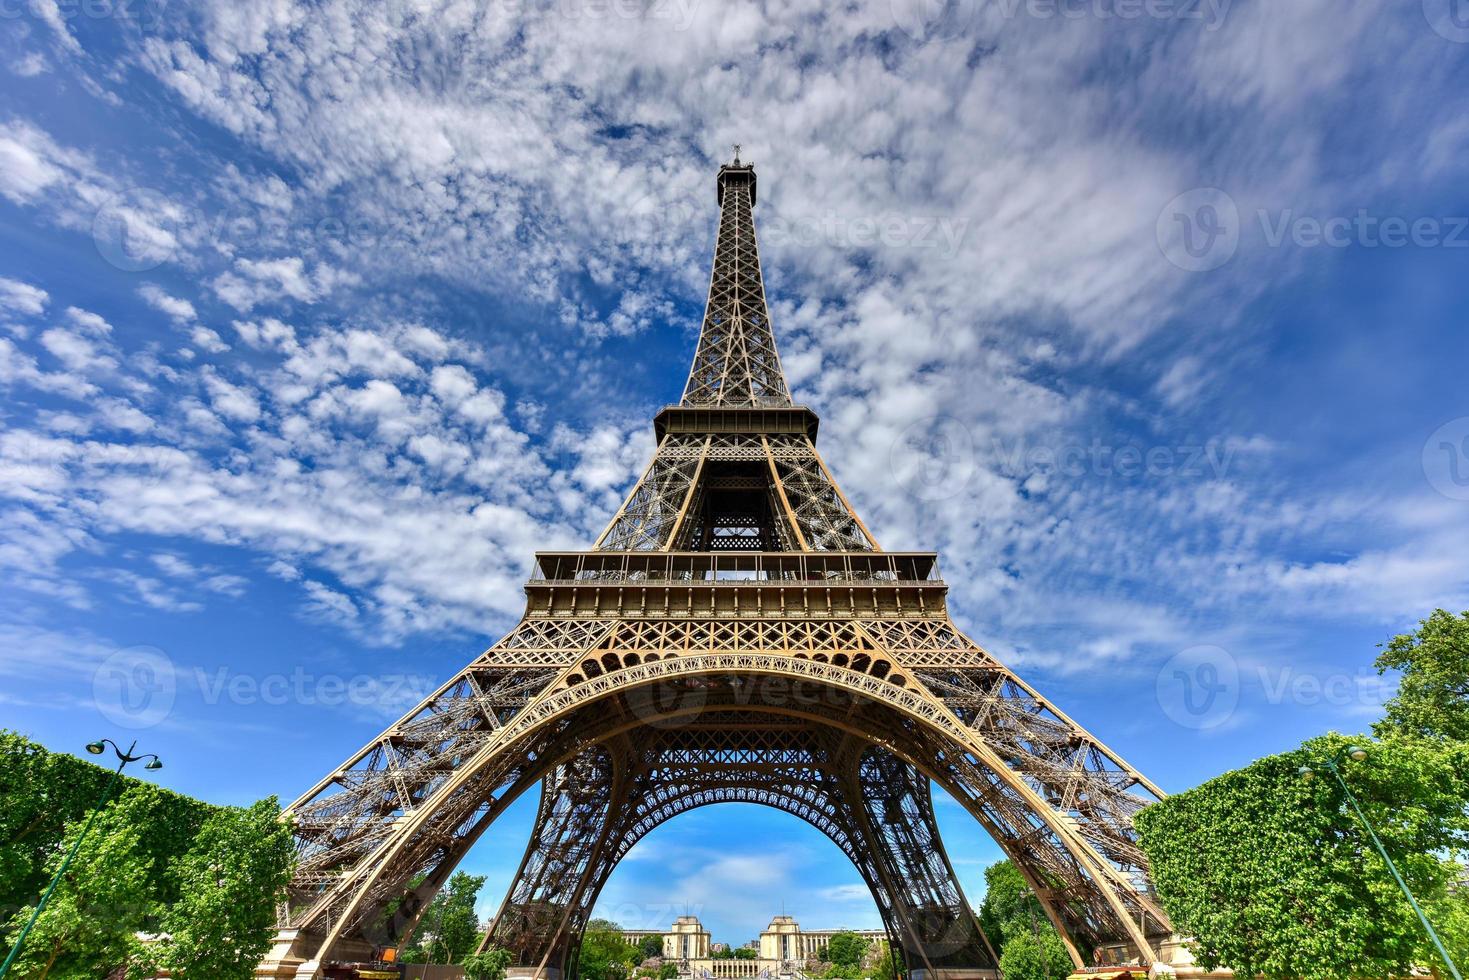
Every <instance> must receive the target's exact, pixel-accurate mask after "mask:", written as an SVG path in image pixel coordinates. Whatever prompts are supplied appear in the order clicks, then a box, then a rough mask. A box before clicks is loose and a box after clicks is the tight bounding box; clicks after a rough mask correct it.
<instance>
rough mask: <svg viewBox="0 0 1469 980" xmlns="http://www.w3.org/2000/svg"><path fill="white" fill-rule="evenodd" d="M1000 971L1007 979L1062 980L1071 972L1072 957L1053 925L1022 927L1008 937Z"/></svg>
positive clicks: (1001, 956) (1001, 957)
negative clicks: (1038, 929)
mask: <svg viewBox="0 0 1469 980" xmlns="http://www.w3.org/2000/svg"><path fill="white" fill-rule="evenodd" d="M1000 972H1001V973H1003V974H1004V976H1005V980H1063V978H1064V977H1066V975H1067V974H1069V973H1070V972H1071V957H1070V956H1068V955H1067V954H1066V947H1065V946H1063V945H1061V940H1060V939H1059V938H1057V936H1056V931H1055V930H1054V929H1050V928H1047V929H1044V930H1040V931H1038V932H1035V933H1031V932H1028V931H1026V930H1024V929H1020V930H1017V931H1016V932H1015V933H1014V935H1012V936H1010V937H1009V938H1007V939H1006V940H1005V951H1004V952H1003V953H1001V954H1000Z"/></svg>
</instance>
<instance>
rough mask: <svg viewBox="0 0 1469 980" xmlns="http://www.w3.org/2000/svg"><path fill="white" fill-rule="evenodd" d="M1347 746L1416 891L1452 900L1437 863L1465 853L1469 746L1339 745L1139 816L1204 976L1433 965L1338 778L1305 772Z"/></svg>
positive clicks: (1257, 766)
mask: <svg viewBox="0 0 1469 980" xmlns="http://www.w3.org/2000/svg"><path fill="white" fill-rule="evenodd" d="M1351 741H1356V742H1359V743H1361V744H1364V745H1368V746H1369V753H1368V757H1367V759H1366V760H1364V761H1362V762H1348V763H1346V764H1345V765H1344V766H1343V770H1342V772H1343V776H1344V778H1345V779H1346V780H1347V781H1348V783H1349V784H1350V785H1351V787H1352V792H1353V794H1354V795H1356V797H1357V799H1358V802H1359V803H1360V804H1361V806H1362V809H1363V810H1364V811H1365V812H1366V814H1367V816H1368V819H1370V820H1371V821H1372V822H1373V824H1374V825H1375V826H1376V828H1377V831H1378V835H1379V837H1381V839H1382V843H1383V846H1384V847H1385V848H1386V849H1387V851H1388V853H1389V854H1391V855H1392V858H1393V861H1394V862H1395V863H1396V864H1397V866H1398V868H1399V870H1400V871H1401V872H1402V874H1403V877H1404V878H1405V879H1406V880H1407V882H1408V886H1409V887H1410V888H1411V889H1412V890H1413V892H1414V893H1415V894H1416V895H1418V896H1420V897H1421V898H1422V899H1423V900H1424V901H1425V902H1429V903H1435V902H1439V901H1442V900H1443V898H1444V896H1446V895H1447V894H1448V889H1447V885H1448V883H1449V881H1450V879H1451V877H1452V874H1453V871H1452V867H1451V865H1449V864H1448V863H1447V862H1445V861H1444V860H1442V857H1441V855H1444V854H1449V853H1454V852H1456V851H1461V850H1462V849H1463V847H1464V846H1465V844H1466V843H1469V815H1466V813H1465V809H1464V801H1465V800H1466V799H1469V745H1465V744H1464V743H1449V744H1448V745H1447V746H1445V745H1441V744H1430V743H1428V742H1426V741H1424V740H1421V739H1408V738H1393V739H1389V740H1386V741H1383V742H1381V743H1376V744H1373V743H1370V742H1369V741H1368V740H1367V739H1366V738H1364V737H1359V738H1357V739H1347V738H1344V737H1343V736H1340V735H1336V734H1332V735H1327V736H1323V737H1321V738H1316V739H1312V740H1310V741H1308V742H1306V743H1305V744H1304V745H1303V746H1302V747H1301V749H1299V750H1297V751H1294V752H1287V753H1283V754H1281V755H1275V756H1269V757H1267V758H1264V759H1261V760H1259V761H1258V762H1255V763H1253V764H1252V765H1249V766H1246V767H1245V768H1243V769H1239V770H1235V771H1234V772H1230V773H1226V774H1224V775H1223V776H1219V777H1217V778H1215V779H1212V780H1210V781H1209V782H1207V783H1204V784H1203V785H1201V786H1198V787H1196V788H1194V789H1191V790H1189V791H1187V792H1185V793H1180V794H1178V795H1176V796H1172V797H1169V798H1168V799H1167V800H1164V801H1162V802H1160V803H1157V804H1155V805H1153V806H1150V807H1148V808H1147V809H1146V810H1144V811H1142V812H1141V813H1139V814H1138V816H1137V819H1136V823H1137V827H1138V830H1139V832H1140V834H1141V842H1142V845H1143V848H1144V850H1145V851H1146V852H1147V854H1148V857H1149V859H1150V861H1151V863H1152V869H1153V879H1154V882H1155V883H1156V885H1157V888H1158V894H1159V897H1160V899H1161V900H1162V902H1163V905H1164V907H1165V908H1166V909H1167V910H1168V912H1169V915H1170V916H1171V918H1172V919H1173V925H1174V927H1175V928H1176V929H1178V930H1179V931H1180V932H1182V933H1184V934H1186V935H1190V936H1193V937H1194V940H1195V942H1194V947H1195V955H1196V956H1197V957H1198V959H1199V961H1200V962H1201V963H1202V964H1203V966H1204V967H1205V968H1206V969H1214V968H1216V967H1219V966H1225V967H1229V968H1231V969H1233V970H1234V972H1235V974H1236V975H1240V976H1253V975H1256V974H1259V975H1262V976H1264V977H1267V978H1272V980H1273V978H1285V977H1293V978H1298V980H1335V978H1338V977H1344V976H1351V977H1358V978H1375V977H1383V978H1386V977H1394V976H1404V975H1406V974H1407V973H1408V972H1409V971H1410V970H1411V968H1412V967H1414V966H1415V965H1424V966H1430V967H1431V966H1432V965H1433V960H1434V954H1433V953H1432V952H1431V951H1430V947H1429V946H1428V942H1427V938H1426V937H1425V936H1424V935H1423V932H1422V929H1421V927H1420V925H1419V923H1418V920H1417V917H1416V916H1415V915H1414V914H1413V912H1412V910H1411V908H1410V907H1409V906H1408V903H1407V901H1406V900H1405V899H1404V898H1403V895H1402V893H1401V892H1400V891H1399V890H1398V888H1397V885H1396V884H1395V883H1394V882H1393V879H1392V877H1391V875H1390V873H1389V872H1388V870H1387V868H1386V866H1385V865H1384V864H1383V862H1382V859H1381V858H1380V857H1379V856H1378V855H1377V853H1376V851H1375V850H1374V848H1373V847H1372V844H1371V842H1370V840H1369V839H1368V837H1367V835H1366V832H1365V831H1364V830H1363V828H1362V827H1361V826H1360V825H1359V824H1358V822H1357V819H1356V816H1355V815H1354V814H1353V813H1351V812H1350V811H1349V810H1348V809H1346V808H1345V806H1344V799H1343V796H1342V792H1341V789H1340V787H1339V786H1338V785H1337V784H1336V782H1335V780H1333V779H1327V778H1322V779H1316V780H1314V781H1310V782H1308V781H1306V780H1303V779H1302V778H1301V776H1300V774H1299V770H1300V768H1301V767H1302V766H1306V765H1313V764H1314V763H1315V761H1316V760H1317V759H1319V758H1321V757H1323V756H1324V757H1330V756H1332V755H1333V754H1335V753H1336V752H1337V751H1338V750H1339V749H1341V748H1342V747H1343V746H1345V745H1346V744H1348V743H1349V742H1351Z"/></svg>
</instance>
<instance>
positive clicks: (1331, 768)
mask: <svg viewBox="0 0 1469 980" xmlns="http://www.w3.org/2000/svg"><path fill="white" fill-rule="evenodd" d="M1343 758H1346V759H1351V760H1352V761H1353V762H1361V761H1362V760H1363V759H1365V758H1367V750H1366V749H1364V748H1362V746H1360V745H1348V746H1346V747H1344V748H1340V749H1337V750H1336V754H1335V755H1333V756H1332V757H1331V758H1329V759H1322V760H1320V761H1319V762H1317V763H1316V765H1317V766H1322V767H1324V768H1325V769H1326V770H1327V771H1328V772H1330V773H1331V774H1332V776H1334V777H1335V778H1336V782H1337V785H1339V786H1341V791H1342V792H1343V793H1345V794H1346V797H1347V802H1348V803H1350V804H1351V805H1352V809H1353V810H1354V811H1355V812H1356V814H1357V819H1358V820H1360V821H1362V826H1363V827H1366V828H1367V835H1368V836H1369V837H1371V838H1372V845H1373V846H1374V847H1376V848H1377V853H1378V854H1381V855H1382V860H1383V861H1385V862H1387V870H1389V871H1391V872H1392V876H1393V879H1394V880H1395V881H1396V882H1397V883H1398V887H1399V888H1401V889H1402V890H1403V894H1404V895H1405V896H1406V897H1407V899H1408V904H1409V905H1411V906H1413V911H1414V912H1416V913H1417V914H1418V921H1419V922H1421V923H1423V930H1424V931H1425V932H1427V933H1428V938H1429V939H1431V940H1433V946H1434V948H1435V949H1437V950H1438V955H1439V956H1442V957H1443V961H1444V962H1445V963H1447V964H1448V967H1449V973H1450V974H1451V975H1452V976H1453V978H1454V980H1464V978H1463V976H1462V975H1460V973H1459V968H1458V967H1457V966H1455V965H1454V961H1453V960H1452V959H1450V958H1449V951H1448V950H1446V949H1444V945H1443V942H1442V941H1441V940H1440V939H1439V938H1438V933H1436V932H1434V931H1433V925H1432V924H1431V923H1430V922H1429V921H1428V916H1426V915H1424V914H1423V910H1422V909H1421V908H1419V907H1418V900H1417V899H1416V898H1414V897H1413V893H1412V892H1411V891H1409V890H1408V883H1407V882H1406V881H1404V880H1403V876H1402V875H1401V874H1399V873H1398V866H1397V865H1396V864H1393V861H1392V858H1390V857H1388V856H1387V849H1386V848H1385V847H1383V846H1382V841H1380V840H1378V839H1377V831H1376V830H1373V829H1372V822H1371V821H1370V820H1368V819H1367V814H1365V813H1363V812H1362V808H1361V807H1360V806H1358V805H1357V798H1356V797H1355V796H1353V795H1352V791H1351V789H1350V788H1349V787H1348V786H1347V781H1346V780H1345V779H1343V778H1342V775H1341V762H1342V761H1343ZM1297 772H1299V773H1300V775H1301V778H1302V779H1304V780H1305V781H1306V782H1308V783H1309V782H1311V781H1313V780H1314V779H1315V778H1316V770H1315V769H1314V768H1312V767H1311V766H1301V768H1300V769H1298V770H1297Z"/></svg>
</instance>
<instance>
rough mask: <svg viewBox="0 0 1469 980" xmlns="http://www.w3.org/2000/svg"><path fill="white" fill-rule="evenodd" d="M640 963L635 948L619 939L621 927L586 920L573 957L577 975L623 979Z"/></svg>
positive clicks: (586, 978) (586, 979) (590, 978)
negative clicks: (579, 945)
mask: <svg viewBox="0 0 1469 980" xmlns="http://www.w3.org/2000/svg"><path fill="white" fill-rule="evenodd" d="M640 962H642V957H641V953H640V952H639V950H638V949H637V947H635V946H632V945H630V944H629V943H628V942H627V940H625V939H623V938H622V927H621V926H619V925H618V924H617V923H615V922H609V921H608V920H606V919H593V920H592V921H590V922H588V923H587V928H586V931H584V932H583V933H582V937H581V953H580V955H579V956H578V957H577V974H578V976H580V977H581V978H582V980H626V978H627V977H629V976H631V975H632V970H633V967H635V966H637V965H638V963H640Z"/></svg>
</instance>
